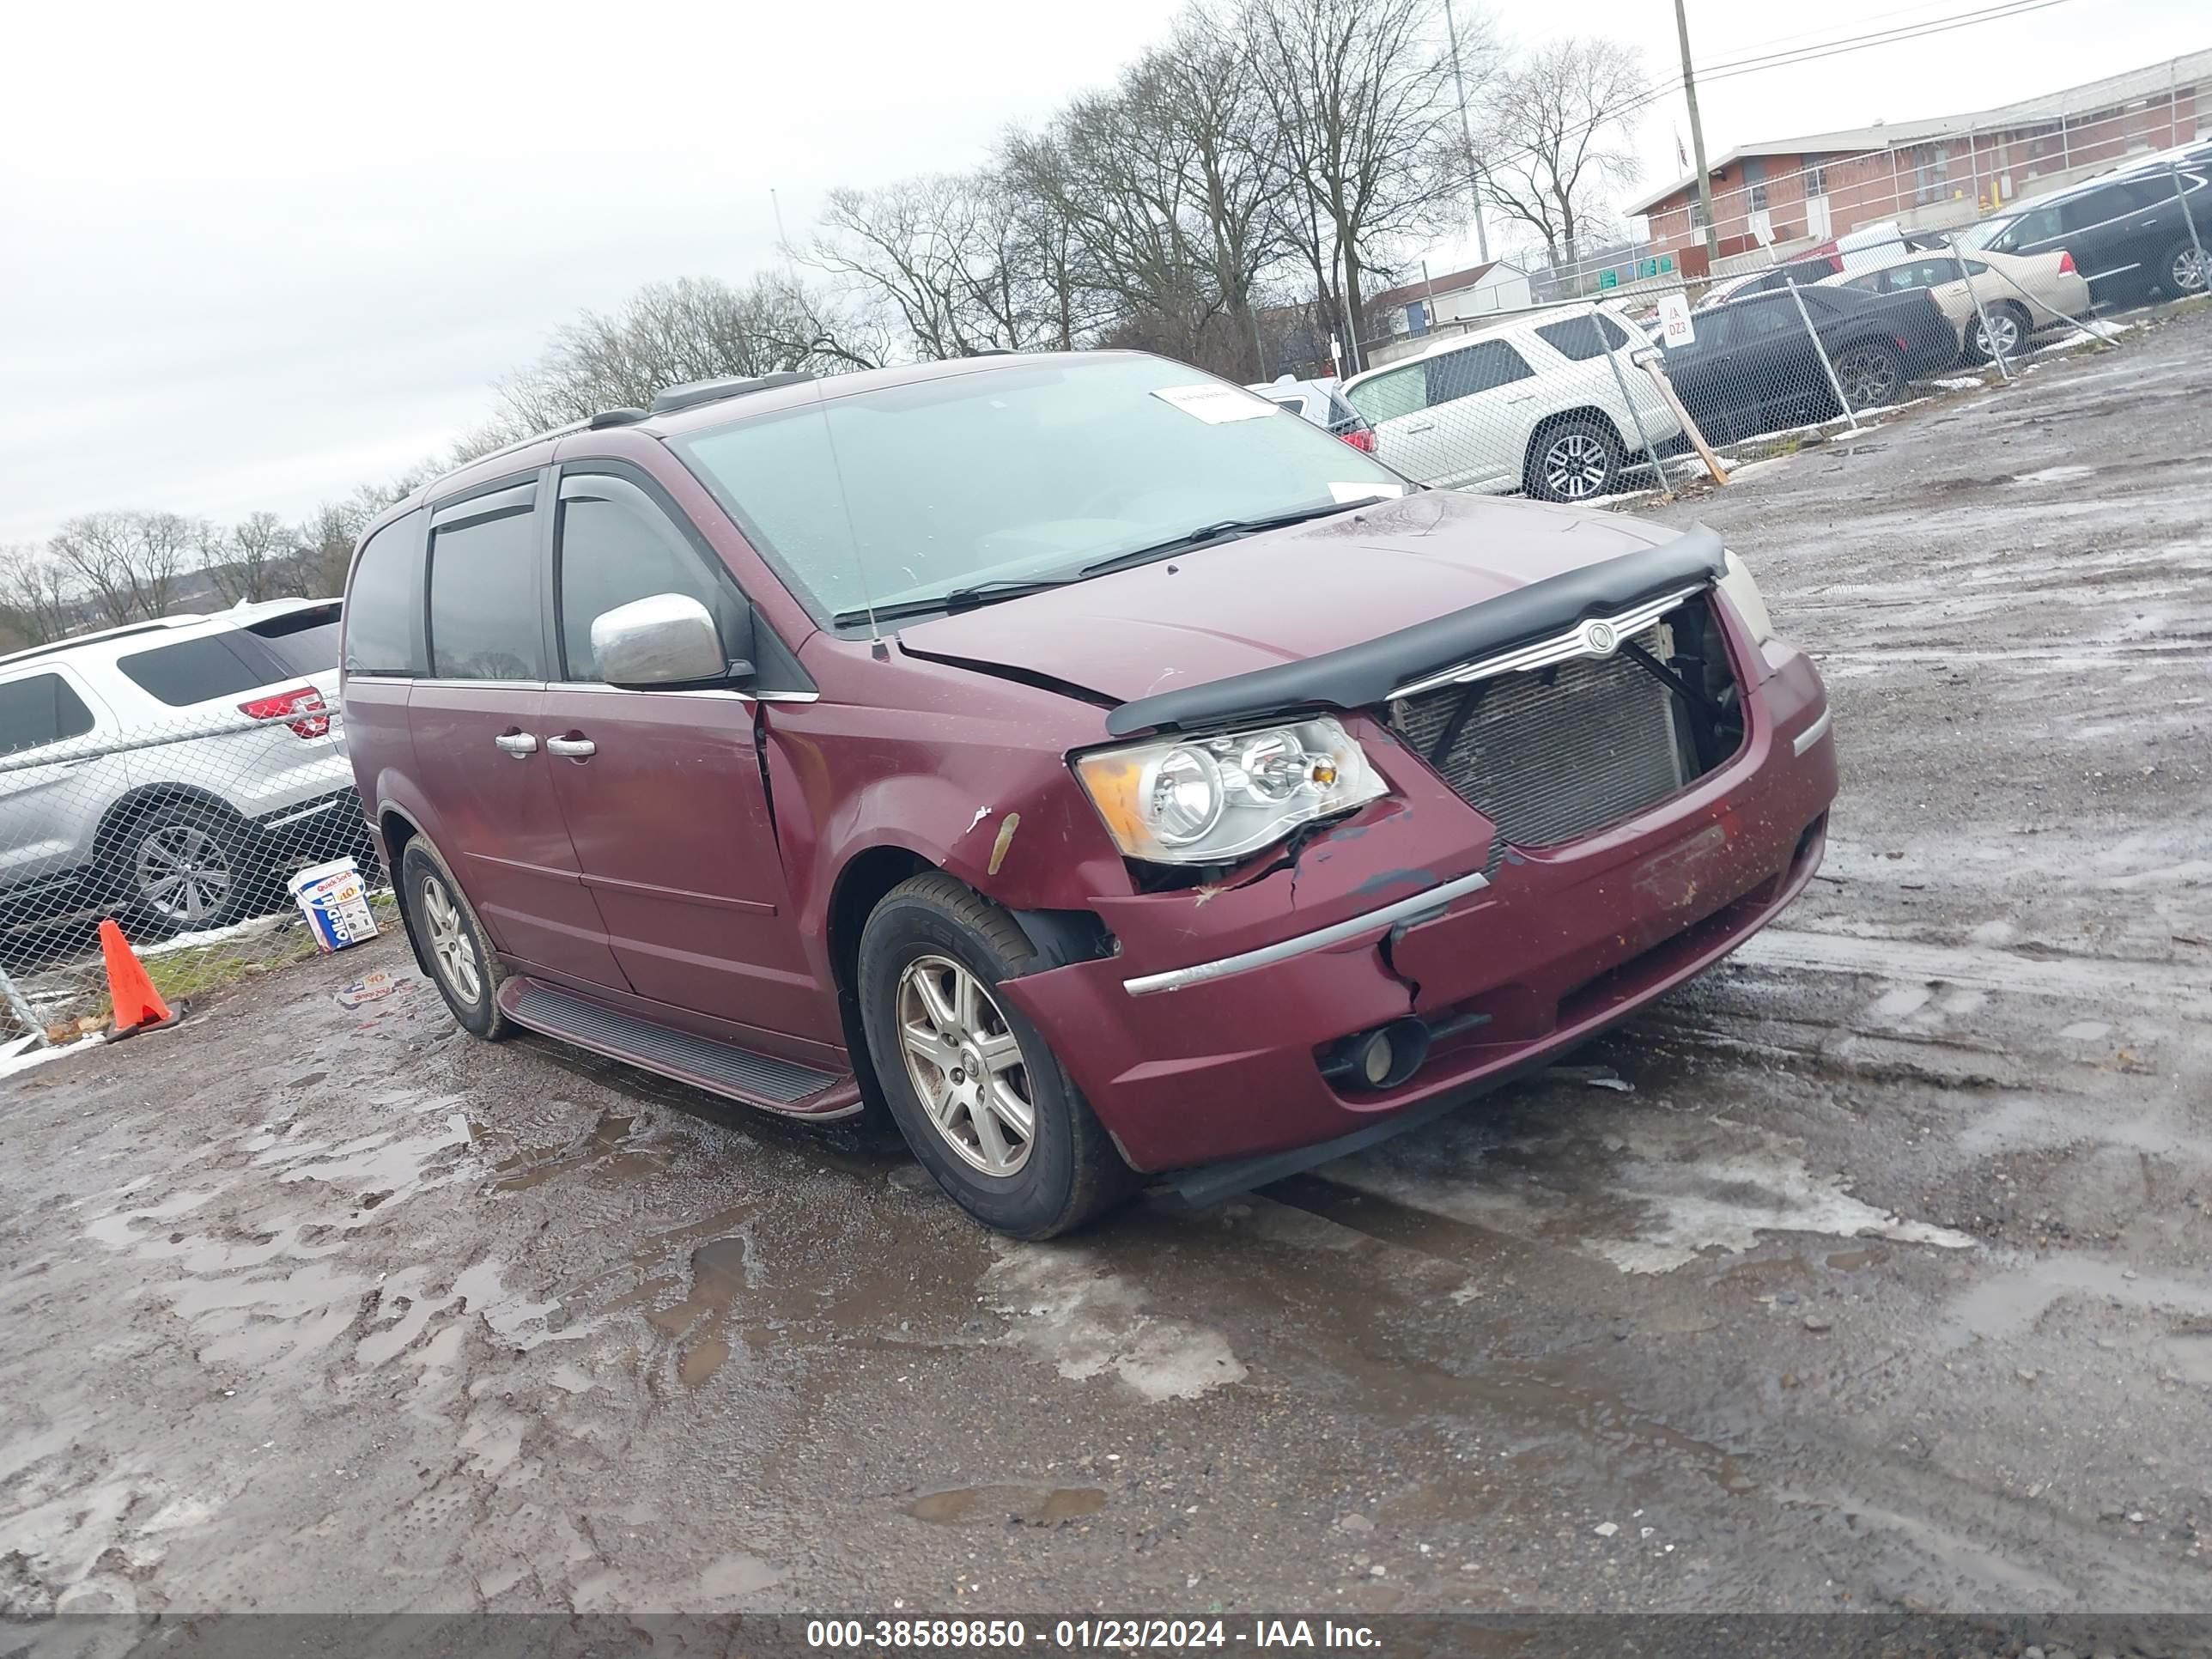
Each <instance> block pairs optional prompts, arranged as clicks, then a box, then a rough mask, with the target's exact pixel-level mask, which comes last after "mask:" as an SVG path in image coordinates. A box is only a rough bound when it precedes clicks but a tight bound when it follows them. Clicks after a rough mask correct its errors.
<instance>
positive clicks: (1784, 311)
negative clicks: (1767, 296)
mask: <svg viewBox="0 0 2212 1659" xmlns="http://www.w3.org/2000/svg"><path fill="white" fill-rule="evenodd" d="M1731 310H1732V311H1733V312H1734V313H1735V338H1736V343H1737V344H1739V345H1754V344H1756V343H1759V341H1761V340H1769V339H1772V338H1773V337H1776V336H1777V335H1780V334H1787V333H1789V332H1790V331H1791V330H1792V329H1802V327H1803V326H1804V325H1803V324H1802V323H1801V322H1799V321H1798V319H1797V313H1796V311H1795V310H1794V309H1792V308H1791V307H1790V301H1788V300H1780V299H1778V300H1753V301H1752V302H1751V303H1750V304H1748V305H1741V306H1735V307H1731Z"/></svg>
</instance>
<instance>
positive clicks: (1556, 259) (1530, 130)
mask: <svg viewBox="0 0 2212 1659" xmlns="http://www.w3.org/2000/svg"><path fill="white" fill-rule="evenodd" d="M1644 95H1645V88H1644V73H1643V66H1642V64H1641V62H1640V61H1639V59H1638V56H1637V52H1636V49H1635V48H1634V47H1633V46H1625V45H1623V44H1621V43H1620V42H1619V41H1616V40H1597V39H1585V38H1581V37H1575V36H1570V37H1568V38H1566V39H1564V40H1554V41H1553V42H1551V43H1550V44H1549V45H1547V46H1540V47H1538V48H1537V49H1536V50H1535V51H1534V52H1530V53H1529V54H1528V57H1527V58H1525V59H1523V60H1522V63H1521V64H1519V65H1518V66H1516V67H1515V68H1512V69H1509V70H1506V71H1505V72H1504V74H1502V75H1500V76H1498V77H1497V79H1496V81H1495V82H1494V83H1493V84H1492V87H1491V88H1490V91H1489V95H1488V98H1487V100H1486V103H1487V105H1488V114H1487V116H1486V119H1485V121H1484V123H1483V133H1482V137H1481V139H1480V141H1479V143H1480V147H1481V148H1482V149H1483V150H1484V152H1485V158H1484V162H1483V170H1482V178H1481V188H1482V193H1483V195H1484V197H1485V198H1486V199H1487V200H1488V201H1489V202H1490V204H1492V206H1493V207H1495V208H1496V209H1497V210H1498V211H1499V212H1500V213H1502V214H1504V215H1505V216H1507V217H1508V218H1511V219H1516V220H1518V221H1520V222H1522V224H1524V225H1527V226H1528V228H1531V229H1532V230H1534V232H1535V233H1536V234H1538V235H1539V236H1541V237H1542V238H1543V239H1544V249H1545V252H1546V253H1547V255H1548V256H1549V258H1550V259H1551V262H1552V263H1553V264H1555V265H1558V264H1569V265H1571V264H1573V263H1574V262H1575V253H1576V249H1577V246H1579V245H1580V243H1581V241H1582V240H1583V234H1584V233H1585V232H1586V231H1587V230H1588V229H1589V225H1590V222H1591V221H1592V218H1593V216H1595V214H1596V212H1597V211H1598V210H1599V209H1600V207H1601V204H1602V202H1603V200H1604V198H1605V197H1606V196H1607V195H1608V194H1609V193H1610V192H1611V191H1613V189H1614V188H1615V187H1617V186H1619V185H1625V184H1627V183H1629V182H1630V181H1631V180H1632V179H1634V178H1635V177H1636V161H1635V155H1634V153H1633V151H1632V149H1631V148H1630V145H1629V142H1628V141H1629V137H1630V135H1631V133H1632V131H1633V130H1634V125H1635V112H1636V110H1637V108H1638V106H1640V105H1641V104H1642V103H1643V101H1644Z"/></svg>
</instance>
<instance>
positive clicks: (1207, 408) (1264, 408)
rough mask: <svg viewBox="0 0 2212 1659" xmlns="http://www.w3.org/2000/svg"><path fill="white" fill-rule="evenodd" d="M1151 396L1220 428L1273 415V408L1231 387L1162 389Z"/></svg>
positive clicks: (1265, 400) (1247, 393)
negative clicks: (1227, 423) (1223, 424)
mask: <svg viewBox="0 0 2212 1659" xmlns="http://www.w3.org/2000/svg"><path fill="white" fill-rule="evenodd" d="M1152 396H1154V397H1155V398H1159V399H1161V400H1162V401H1163V402H1164V403H1170V404H1174V405H1175V406H1176V408H1177V409H1179V410H1182V412H1183V413H1184V414H1186V415H1188V416H1194V417H1195V418H1196V419H1198V420H1201V421H1204V422H1206V424H1207V425H1208V426H1219V425H1221V424H1222V423H1223V422H1228V421H1256V420H1258V419H1259V418H1260V417H1261V416H1262V415H1273V413H1274V412H1275V405H1274V404H1271V403H1269V402H1268V401H1267V399H1266V398H1255V397H1254V396H1253V395H1252V394H1251V393H1250V392H1240V391H1239V390H1237V387H1235V386H1161V387H1158V389H1157V390H1155V391H1154V392H1153V393H1152Z"/></svg>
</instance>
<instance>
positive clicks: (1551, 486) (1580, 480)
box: [1544, 432, 1613, 501]
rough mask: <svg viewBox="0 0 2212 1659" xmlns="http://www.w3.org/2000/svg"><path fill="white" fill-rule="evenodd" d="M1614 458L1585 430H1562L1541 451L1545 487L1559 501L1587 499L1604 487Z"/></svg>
mask: <svg viewBox="0 0 2212 1659" xmlns="http://www.w3.org/2000/svg"><path fill="white" fill-rule="evenodd" d="M1612 469H1613V457H1612V456H1611V455H1610V454H1609V453H1607V450H1606V447H1605V445H1604V444H1603V443H1602V442H1601V441H1600V440H1598V439H1596V438H1594V437H1592V436H1591V435H1589V433H1587V432H1568V433H1563V434H1561V435H1559V437H1557V438H1555V439H1553V441H1552V443H1551V446H1550V447H1548V448H1547V449H1546V450H1545V451H1544V488H1545V489H1547V491H1549V492H1550V493H1551V494H1552V495H1554V496H1556V497H1558V498H1559V500H1561V501H1587V500H1589V498H1590V497H1591V496H1593V495H1596V494H1597V493H1598V491H1600V490H1601V489H1604V488H1605V482H1606V477H1607V474H1608V473H1609V472H1610V471H1612Z"/></svg>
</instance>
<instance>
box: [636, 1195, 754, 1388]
mask: <svg viewBox="0 0 2212 1659" xmlns="http://www.w3.org/2000/svg"><path fill="white" fill-rule="evenodd" d="M751 1255H752V1246H751V1244H750V1242H749V1241H748V1240H747V1239H746V1238H745V1237H744V1235H742V1234H739V1235H737V1236H735V1237H729V1238H718V1239H715V1240H714V1241H713V1242H712V1243H706V1244H702V1245H701V1246H700V1247H699V1248H698V1249H696V1250H694V1251H692V1252H691V1292H690V1295H689V1296H687V1297H684V1300H683V1301H681V1302H679V1303H678V1304H676V1305H675V1306H674V1307H672V1308H659V1309H655V1310H653V1312H651V1313H648V1314H647V1315H646V1316H645V1322H646V1323H647V1324H648V1325H650V1326H652V1327H653V1329H655V1330H656V1331H659V1333H660V1334H662V1335H663V1336H672V1337H678V1338H681V1337H684V1336H686V1335H689V1336H690V1339H691V1340H690V1342H689V1343H688V1344H686V1346H684V1350H683V1351H682V1352H680V1353H678V1355H677V1358H676V1375H677V1376H678V1379H679V1380H680V1381H681V1382H682V1383H684V1387H686V1388H690V1389H696V1388H697V1387H699V1386H700V1385H701V1384H702V1383H705V1382H707V1381H708V1379H709V1378H710V1377H712V1376H714V1373H715V1372H716V1371H719V1370H721V1369H722V1365H723V1363H724V1362H725V1361H726V1360H727V1359H728V1358H729V1357H730V1341H729V1337H728V1335H727V1334H726V1329H727V1326H728V1323H729V1316H730V1309H731V1306H732V1304H734V1303H735V1302H736V1301H737V1298H738V1293H739V1292H740V1291H743V1290H744V1288H745V1287H746V1285H747V1284H748V1283H749V1282H750V1278H751V1267H750V1257H751Z"/></svg>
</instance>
